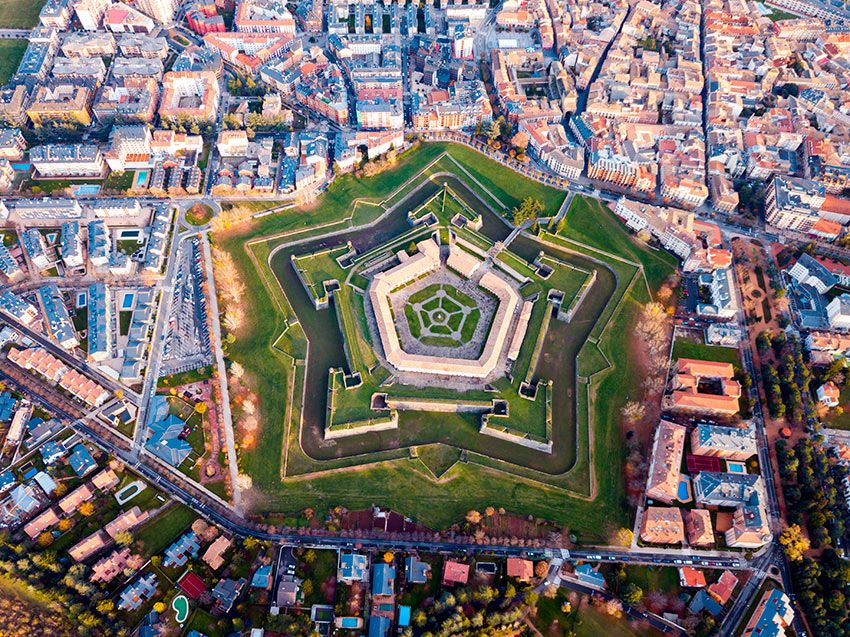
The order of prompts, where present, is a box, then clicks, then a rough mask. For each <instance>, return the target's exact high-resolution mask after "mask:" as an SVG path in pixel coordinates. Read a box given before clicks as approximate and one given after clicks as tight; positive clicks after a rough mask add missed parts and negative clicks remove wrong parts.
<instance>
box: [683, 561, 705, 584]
mask: <svg viewBox="0 0 850 637" xmlns="http://www.w3.org/2000/svg"><path fill="white" fill-rule="evenodd" d="M705 584H706V582H705V573H703V572H702V571H701V570H699V569H698V568H694V567H692V566H680V567H679V586H681V587H682V588H704V587H705Z"/></svg>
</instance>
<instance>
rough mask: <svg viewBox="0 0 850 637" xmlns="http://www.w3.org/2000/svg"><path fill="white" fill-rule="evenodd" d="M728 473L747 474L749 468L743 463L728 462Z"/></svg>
mask: <svg viewBox="0 0 850 637" xmlns="http://www.w3.org/2000/svg"><path fill="white" fill-rule="evenodd" d="M726 471H728V472H729V473H746V472H747V467H746V465H745V464H744V463H743V462H732V461H731V460H727V461H726Z"/></svg>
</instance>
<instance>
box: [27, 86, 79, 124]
mask: <svg viewBox="0 0 850 637" xmlns="http://www.w3.org/2000/svg"><path fill="white" fill-rule="evenodd" d="M92 95H93V94H92V90H91V89H90V88H88V87H85V86H75V85H73V84H55V85H51V86H48V85H41V86H38V87H36V89H35V92H34V93H33V98H32V102H31V103H30V104H29V107H28V108H27V110H26V113H27V116H28V117H29V118H30V121H32V124H33V126H35V127H36V128H40V127H41V126H43V125H45V124H50V123H54V122H65V123H69V124H79V125H81V126H88V125H89V124H91V109H90V103H91V100H92Z"/></svg>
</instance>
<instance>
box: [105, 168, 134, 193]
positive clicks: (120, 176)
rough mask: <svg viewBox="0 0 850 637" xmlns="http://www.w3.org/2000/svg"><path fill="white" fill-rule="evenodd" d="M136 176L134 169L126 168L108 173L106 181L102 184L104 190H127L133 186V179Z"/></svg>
mask: <svg viewBox="0 0 850 637" xmlns="http://www.w3.org/2000/svg"><path fill="white" fill-rule="evenodd" d="M135 177H136V173H135V171H132V170H126V171H124V172H122V173H115V172H113V173H109V176H108V177H107V178H106V182H105V183H104V184H103V188H104V189H105V190H117V191H121V192H124V191H127V190H130V188H132V187H133V180H134V179H135Z"/></svg>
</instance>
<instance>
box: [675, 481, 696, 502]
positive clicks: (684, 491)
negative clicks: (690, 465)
mask: <svg viewBox="0 0 850 637" xmlns="http://www.w3.org/2000/svg"><path fill="white" fill-rule="evenodd" d="M676 499H677V500H678V501H679V502H690V501H692V500H693V499H694V498H693V496H692V495H691V479H690V478H689V477H688V476H684V475H682V476H679V486H677V487H676Z"/></svg>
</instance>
